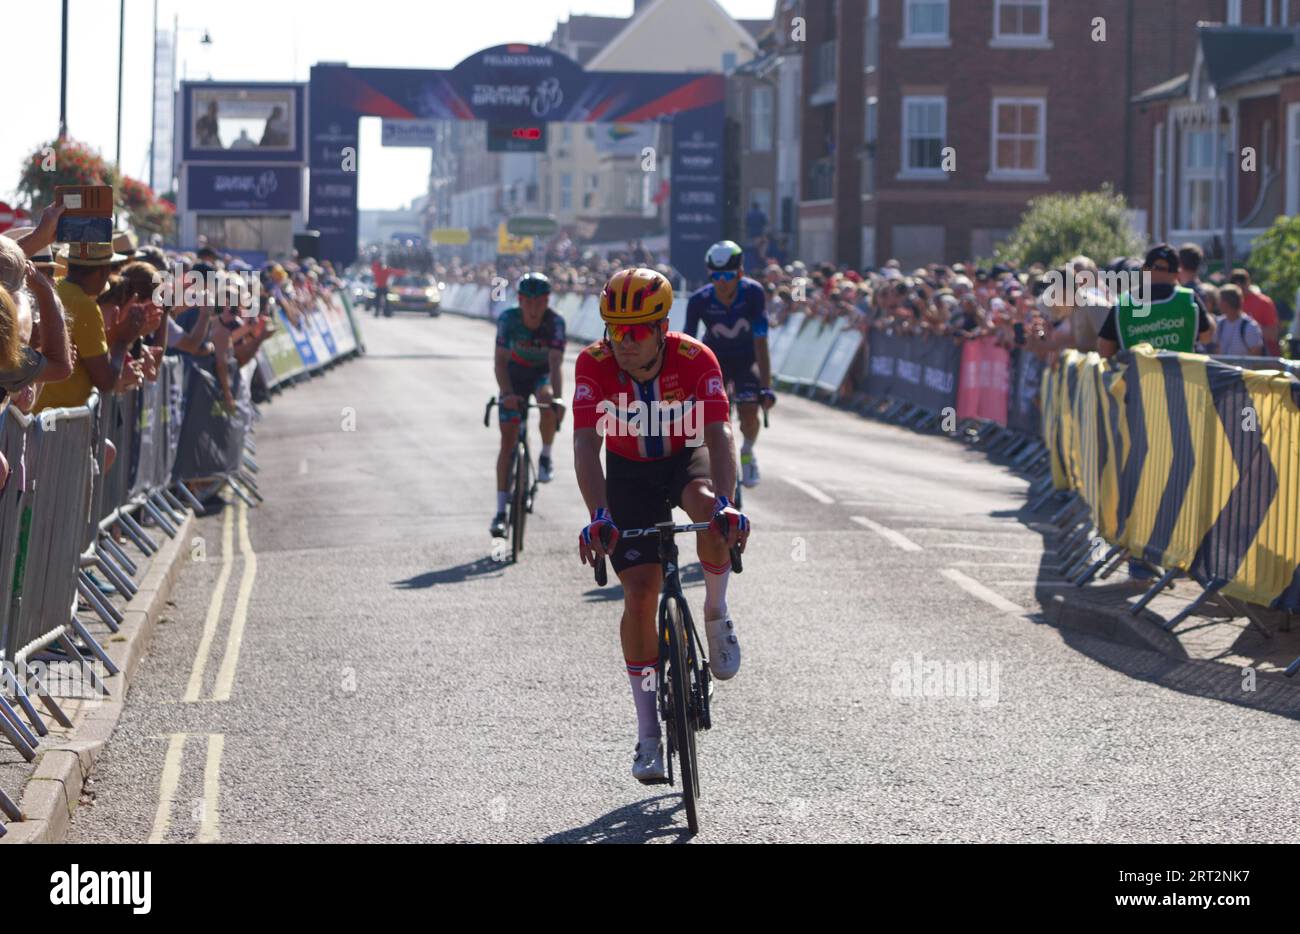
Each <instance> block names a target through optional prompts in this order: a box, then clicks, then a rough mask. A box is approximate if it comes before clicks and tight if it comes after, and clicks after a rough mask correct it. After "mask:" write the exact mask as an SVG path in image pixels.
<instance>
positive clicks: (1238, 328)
mask: <svg viewBox="0 0 1300 934" xmlns="http://www.w3.org/2000/svg"><path fill="white" fill-rule="evenodd" d="M636 247H638V248H639V244H637V245H636ZM747 253H748V251H747ZM1177 255H1178V263H1179V271H1178V280H1179V283H1180V284H1181V285H1183V286H1185V287H1187V288H1190V289H1191V290H1192V291H1193V292H1195V293H1196V295H1197V297H1198V299H1199V301H1200V303H1201V304H1202V305H1203V306H1204V308H1205V309H1206V311H1207V312H1208V314H1209V316H1210V317H1211V319H1212V321H1213V323H1214V338H1213V341H1212V342H1211V343H1209V344H1206V345H1202V346H1201V347H1200V349H1201V350H1203V351H1205V352H1207V353H1212V354H1216V355H1222V356H1280V355H1281V353H1282V340H1283V335H1282V334H1281V324H1282V322H1281V320H1280V317H1279V311H1278V308H1277V305H1276V304H1275V303H1274V301H1273V300H1272V299H1271V298H1269V297H1268V296H1267V295H1265V294H1263V292H1262V291H1260V289H1259V287H1258V286H1256V285H1255V284H1254V283H1253V282H1252V281H1251V276H1250V273H1249V272H1248V271H1247V270H1246V269H1242V268H1237V269H1233V270H1231V272H1230V273H1229V274H1228V275H1226V276H1225V275H1223V274H1222V273H1215V274H1214V275H1212V276H1209V277H1208V278H1207V279H1202V278H1201V271H1202V268H1203V267H1204V265H1205V258H1204V255H1203V253H1202V251H1201V249H1200V248H1199V247H1197V246H1195V245H1194V244H1186V245H1184V246H1182V247H1181V248H1179V249H1178V250H1177ZM747 259H748V256H747ZM646 264H648V265H651V266H653V267H654V268H656V269H658V270H659V271H660V272H663V273H664V274H665V275H668V276H669V278H670V280H671V281H673V283H674V286H675V287H678V286H679V284H681V285H684V283H682V282H681V277H680V276H679V275H678V274H677V273H676V271H675V270H673V269H672V268H671V267H669V266H667V265H665V264H662V263H655V262H654V257H653V255H652V254H648V251H644V250H643V249H641V250H639V251H638V250H637V249H634V245H633V244H629V246H628V249H627V250H623V251H619V252H615V253H608V254H605V255H598V254H596V253H594V252H593V251H590V250H588V251H586V252H579V251H578V250H577V248H576V247H574V246H573V244H572V243H571V242H570V241H568V240H567V238H561V240H559V241H558V242H557V244H556V245H555V246H553V247H552V248H550V249H549V250H548V251H547V254H546V260H545V263H544V264H543V265H542V267H541V271H543V272H545V273H546V274H547V276H548V277H550V279H551V281H552V282H553V283H554V284H555V288H556V290H557V291H560V292H565V291H576V292H580V293H585V294H590V293H594V292H597V291H599V290H600V288H601V287H602V286H603V284H604V282H605V281H606V280H607V279H608V277H609V276H610V275H612V274H613V273H614V272H615V271H616V270H618V269H620V268H623V267H625V266H628V265H646ZM755 266H756V267H757V268H752V267H751V266H750V265H749V264H748V262H747V265H746V267H745V275H747V276H749V277H751V278H753V279H756V280H757V281H758V282H759V283H760V284H762V286H763V288H764V289H765V291H766V292H767V309H768V316H769V319H770V320H771V323H772V324H773V325H774V326H775V325H779V324H780V323H782V322H783V321H784V320H785V319H786V318H787V317H789V316H790V315H791V314H794V313H796V312H802V313H803V314H804V315H805V316H806V317H807V318H811V319H816V320H820V321H826V322H830V321H835V320H839V319H844V320H847V321H848V323H849V325H850V326H851V327H854V328H857V329H858V330H861V331H863V332H864V333H869V332H871V331H873V330H890V331H891V332H893V333H902V334H930V335H943V336H948V337H951V338H953V339H955V340H959V341H964V340H970V339H974V338H982V337H989V336H991V337H992V338H993V339H994V340H995V341H996V343H998V344H999V345H1001V346H1004V347H1007V348H1008V349H1010V348H1014V347H1020V348H1023V349H1024V350H1025V351H1027V352H1029V353H1033V354H1035V355H1036V356H1038V357H1039V358H1040V359H1042V360H1043V362H1044V363H1050V362H1051V360H1052V359H1053V358H1054V357H1055V355H1057V354H1058V353H1060V352H1061V351H1062V350H1065V349H1067V348H1074V349H1077V350H1080V351H1085V352H1086V351H1093V350H1097V349H1098V336H1099V334H1100V332H1101V331H1102V329H1103V327H1104V325H1105V323H1106V319H1107V317H1108V316H1109V315H1110V313H1111V310H1112V309H1113V307H1114V306H1115V303H1116V301H1117V300H1118V299H1119V297H1120V293H1121V292H1123V291H1127V290H1128V289H1129V288H1130V287H1131V285H1132V284H1133V283H1136V282H1139V281H1141V276H1142V273H1143V271H1144V260H1143V259H1142V258H1140V257H1116V258H1112V259H1110V260H1109V261H1107V262H1105V263H1104V264H1098V263H1097V262H1096V261H1095V260H1094V259H1093V258H1090V257H1087V256H1076V257H1074V258H1072V259H1071V260H1070V261H1069V262H1068V263H1066V264H1064V265H1062V266H1060V267H1056V268H1050V269H1049V268H1047V267H1045V266H1043V265H1041V264H1037V263H1035V264H1032V265H1030V266H1028V267H1027V268H1024V269H1018V268H1016V267H1014V266H1012V265H1009V264H990V265H989V266H987V267H984V266H977V265H976V264H975V263H974V262H968V263H955V264H952V265H946V264H930V265H927V266H924V267H918V268H915V269H911V270H908V269H904V268H903V267H902V266H901V265H900V264H899V262H898V261H897V260H890V261H888V262H886V263H885V264H884V265H883V266H882V267H880V268H879V269H874V270H864V271H858V270H854V269H849V268H844V267H837V266H835V265H832V264H828V263H824V264H821V265H816V266H813V267H811V268H810V267H809V266H807V265H806V264H805V263H803V262H802V261H799V260H795V261H793V262H791V263H787V264H784V265H782V264H781V263H780V262H778V261H776V260H775V259H773V258H771V257H768V256H764V257H763V258H762V259H761V260H758V261H757V262H756V263H755ZM532 268H533V267H532V266H530V265H529V264H528V263H527V262H526V261H525V259H524V258H522V257H521V258H503V259H502V260H501V261H500V262H498V263H480V264H471V263H462V262H461V261H459V260H457V259H453V260H452V261H450V262H449V263H447V264H445V265H444V264H441V263H431V265H430V271H432V272H433V273H434V274H435V275H436V276H437V277H438V278H439V280H440V281H444V282H473V283H477V284H480V285H491V283H492V282H493V279H494V278H495V277H504V278H505V279H506V280H507V281H510V282H512V283H513V282H514V281H515V280H517V279H518V277H519V276H520V275H522V274H523V273H525V272H528V271H529V270H530V269H532ZM1053 286H1055V288H1053ZM1283 310H1284V311H1285V312H1289V309H1286V308H1284V309H1283Z"/></svg>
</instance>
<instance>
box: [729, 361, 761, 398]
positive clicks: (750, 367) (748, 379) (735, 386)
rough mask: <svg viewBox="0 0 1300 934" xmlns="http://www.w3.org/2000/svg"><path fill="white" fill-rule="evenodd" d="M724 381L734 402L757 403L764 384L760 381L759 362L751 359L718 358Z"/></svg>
mask: <svg viewBox="0 0 1300 934" xmlns="http://www.w3.org/2000/svg"><path fill="white" fill-rule="evenodd" d="M718 365H719V366H720V367H721V368H722V381H723V383H725V384H726V386H727V395H728V397H729V398H730V399H731V401H732V402H757V401H758V391H759V390H760V389H761V388H762V384H761V383H760V382H759V379H758V361H757V360H755V359H753V358H750V357H718Z"/></svg>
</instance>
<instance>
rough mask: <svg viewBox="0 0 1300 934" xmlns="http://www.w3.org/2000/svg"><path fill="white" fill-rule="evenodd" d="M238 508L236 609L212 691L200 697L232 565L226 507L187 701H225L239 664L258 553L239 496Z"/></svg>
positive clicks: (231, 538) (230, 517) (230, 523)
mask: <svg viewBox="0 0 1300 934" xmlns="http://www.w3.org/2000/svg"><path fill="white" fill-rule="evenodd" d="M236 508H237V509H238V511H239V553H240V556H241V557H242V558H243V559H244V573H243V575H242V576H241V577H240V579H239V590H238V592H237V594H236V596H235V611H234V614H233V615H232V617H231V620H230V632H229V633H227V635H226V653H225V655H224V656H223V657H222V659H221V667H220V668H218V669H217V680H216V683H215V684H214V685H213V687H212V695H211V696H210V697H207V698H201V697H200V696H199V695H200V694H202V692H203V675H204V674H205V672H206V671H207V667H208V656H209V655H210V654H211V652H212V642H213V640H214V639H215V638H216V634H217V626H218V624H219V623H220V622H221V609H222V607H223V606H224V604H225V598H226V585H227V584H229V582H230V575H231V572H232V570H233V568H234V555H233V551H234V528H233V526H234V519H233V514H232V510H230V509H227V510H226V514H225V519H224V521H223V522H222V527H221V571H220V573H218V575H217V586H216V588H215V589H214V590H213V593H212V600H211V602H210V603H209V604H208V615H207V618H206V619H205V620H204V622H203V635H202V636H201V637H200V638H199V649H198V652H197V654H196V655H195V657H194V665H193V667H191V668H190V680H189V683H188V684H187V685H186V688H185V697H184V701H185V702H186V703H188V704H193V703H197V702H198V701H200V700H208V701H228V700H230V692H231V689H232V688H233V687H234V683H235V668H236V666H237V665H238V664H239V650H240V647H241V646H242V645H243V642H244V628H245V626H247V624H248V603H249V600H250V599H251V598H252V596H253V583H254V581H256V580H257V554H256V553H255V552H254V551H253V543H252V541H251V540H250V539H249V537H248V506H247V505H245V504H244V502H243V501H242V500H241V501H240V503H239V505H238V507H236Z"/></svg>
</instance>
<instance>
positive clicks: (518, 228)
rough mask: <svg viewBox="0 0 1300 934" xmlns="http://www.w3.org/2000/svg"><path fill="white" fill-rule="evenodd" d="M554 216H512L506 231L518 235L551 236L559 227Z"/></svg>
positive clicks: (507, 223) (507, 222)
mask: <svg viewBox="0 0 1300 934" xmlns="http://www.w3.org/2000/svg"><path fill="white" fill-rule="evenodd" d="M559 226H560V225H559V224H558V223H556V220H555V218H553V217H512V218H510V219H509V220H508V221H506V231H507V232H508V233H510V234H513V235H514V236H516V237H549V236H550V235H551V234H553V233H555V231H556V230H558V229H559Z"/></svg>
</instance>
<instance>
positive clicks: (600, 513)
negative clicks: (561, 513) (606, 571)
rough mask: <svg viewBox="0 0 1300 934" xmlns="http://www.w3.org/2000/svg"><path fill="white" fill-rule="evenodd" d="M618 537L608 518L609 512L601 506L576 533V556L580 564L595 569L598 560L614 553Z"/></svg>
mask: <svg viewBox="0 0 1300 934" xmlns="http://www.w3.org/2000/svg"><path fill="white" fill-rule="evenodd" d="M618 536H619V531H618V526H616V525H614V520H613V519H612V518H610V515H609V510H608V509H606V508H605V507H604V506H601V507H600V508H599V509H597V510H596V511H595V512H593V513H592V514H591V523H590V524H589V525H587V526H586V527H585V528H584V529H583V530H582V531H581V532H580V533H578V556H579V557H580V558H582V563H583V564H590V565H591V566H592V567H595V566H596V561H597V560H598V559H600V558H605V557H608V556H609V555H611V554H612V553H613V552H614V546H615V545H617V544H618Z"/></svg>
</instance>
